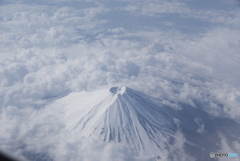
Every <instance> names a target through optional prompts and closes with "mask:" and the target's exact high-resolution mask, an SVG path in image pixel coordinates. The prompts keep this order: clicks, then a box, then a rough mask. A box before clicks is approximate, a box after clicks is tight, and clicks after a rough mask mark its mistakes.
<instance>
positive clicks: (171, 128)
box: [55, 87, 240, 161]
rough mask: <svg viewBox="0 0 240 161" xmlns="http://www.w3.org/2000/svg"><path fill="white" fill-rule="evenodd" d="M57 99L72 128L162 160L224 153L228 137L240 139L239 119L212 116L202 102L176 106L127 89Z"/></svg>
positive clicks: (66, 122) (69, 127)
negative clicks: (185, 155) (226, 124)
mask: <svg viewBox="0 0 240 161" xmlns="http://www.w3.org/2000/svg"><path fill="white" fill-rule="evenodd" d="M56 103H57V104H61V105H63V106H64V108H65V116H64V122H65V124H66V128H67V130H69V131H71V132H75V133H77V135H79V136H81V137H90V138H94V139H100V140H102V141H104V142H106V143H108V142H117V143H123V144H125V145H127V146H128V147H130V148H133V149H135V150H137V151H138V152H139V153H141V154H144V155H145V154H146V155H151V156H152V155H153V156H156V158H162V159H163V160H166V159H167V160H177V159H176V158H175V157H176V156H181V157H182V153H187V155H189V156H193V157H194V158H196V160H199V161H203V160H210V159H211V158H210V157H209V153H210V152H217V151H221V144H222V143H223V142H222V141H223V137H224V138H225V140H226V141H227V142H228V143H229V144H231V143H232V142H234V141H236V140H240V139H239V138H240V136H239V134H240V125H239V124H238V123H236V122H235V121H234V120H230V119H228V118H218V117H213V116H210V115H209V114H208V113H207V112H205V111H204V110H202V108H201V107H202V106H204V105H202V104H196V105H197V107H192V106H190V105H187V104H181V103H180V105H181V107H182V109H179V110H174V109H173V108H171V107H169V106H167V105H164V104H162V103H160V102H159V101H157V100H156V99H155V98H152V97H150V96H147V95H145V94H143V93H141V92H139V91H135V90H133V89H131V88H128V87H122V88H118V87H112V88H109V89H103V90H97V91H93V92H86V91H84V92H79V93H71V94H69V95H68V96H66V97H63V98H61V99H58V100H57V101H56V102H55V105H56ZM223 122H224V123H228V126H225V125H224V124H223ZM223 125H224V126H223ZM226 128H227V129H228V130H229V131H231V132H232V133H230V132H226ZM158 156H159V157H158ZM174 158H175V159H174ZM183 160H184V158H183ZM188 160H194V159H193V158H188Z"/></svg>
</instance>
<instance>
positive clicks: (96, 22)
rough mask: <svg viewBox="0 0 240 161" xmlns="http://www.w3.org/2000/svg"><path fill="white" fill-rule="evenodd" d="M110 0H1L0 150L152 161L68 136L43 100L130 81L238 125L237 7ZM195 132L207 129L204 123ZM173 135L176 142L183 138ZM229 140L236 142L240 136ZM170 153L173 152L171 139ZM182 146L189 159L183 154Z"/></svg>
mask: <svg viewBox="0 0 240 161" xmlns="http://www.w3.org/2000/svg"><path fill="white" fill-rule="evenodd" d="M116 3H119V5H116V4H114V2H106V1H101V2H98V3H97V2H93V1H71V3H70V2H69V3H66V1H60V0H59V1H58V0H56V1H55V0H54V1H51V2H46V1H39V2H27V1H20V2H18V3H17V2H15V1H2V4H1V6H0V10H1V14H0V21H1V23H0V29H1V34H0V35H1V36H0V49H1V50H0V116H1V118H0V127H1V130H0V133H1V134H0V136H1V137H0V142H1V144H0V145H1V146H0V148H1V149H4V150H6V151H12V152H14V154H16V155H19V156H20V157H21V158H25V157H28V154H30V152H31V153H32V154H36V155H39V153H42V154H41V155H42V157H49V158H54V159H55V160H76V159H77V158H82V160H84V159H85V160H91V159H92V160H96V158H98V159H99V155H101V158H100V159H102V160H107V159H109V160H114V159H117V158H120V159H121V160H134V159H135V160H140V159H143V160H151V159H152V160H153V159H154V158H151V156H149V157H146V158H144V157H145V156H139V155H138V154H137V152H135V151H134V150H132V149H128V148H127V147H125V146H124V145H119V146H117V145H115V144H110V145H103V143H101V142H96V141H92V140H87V141H83V140H81V139H79V138H78V137H77V136H74V134H68V133H67V132H65V130H64V126H65V125H64V123H62V122H61V121H60V118H61V115H62V113H61V110H60V109H61V108H59V109H58V110H54V108H53V109H51V107H49V106H48V105H49V103H51V102H52V101H53V100H55V99H57V98H60V97H62V96H64V95H66V94H68V93H70V92H73V91H82V90H87V91H92V90H96V89H102V88H106V87H109V86H129V87H132V88H134V89H136V90H139V91H142V92H144V93H146V94H149V95H151V96H154V97H156V98H159V99H160V100H161V101H162V102H163V103H164V104H168V105H170V106H172V107H174V108H176V109H181V105H180V104H181V103H187V104H188V105H191V106H193V107H195V108H196V107H199V106H200V105H201V107H202V108H204V109H205V110H206V111H207V112H208V113H209V114H210V115H213V116H224V117H228V118H231V119H234V120H236V121H238V122H240V120H239V118H240V117H239V116H240V111H239V107H240V84H239V79H240V75H239V72H238V71H239V70H240V69H239V62H240V60H239V59H240V57H239V54H238V53H239V51H240V48H239V47H240V44H239V43H240V39H239V36H238V35H240V33H239V32H240V31H239V29H238V26H239V19H238V17H239V16H238V15H239V11H238V10H237V9H236V8H235V7H233V9H232V10H231V11H229V10H228V9H227V7H232V6H231V4H226V6H225V7H226V8H225V7H224V8H222V9H220V8H217V7H218V6H221V5H222V4H220V3H218V4H217V6H216V7H215V8H214V9H213V8H211V7H210V8H206V9H205V10H204V9H202V8H200V7H199V8H196V6H194V5H193V4H191V3H190V2H189V1H182V2H177V1H161V2H160V1H153V2H147V3H146V2H144V1H140V2H139V1H117V2H116ZM216 3H217V2H216ZM126 11H127V12H126ZM123 12H124V13H123ZM117 16H118V18H116V17H117ZM133 20H136V21H133ZM192 20H196V22H200V21H201V23H196V24H197V25H196V24H195V23H192ZM138 21H139V22H138ZM203 21H204V22H206V23H203ZM158 22H163V23H158ZM183 22H184V23H183ZM129 24H131V25H129ZM163 24H165V25H163ZM191 25H192V26H191ZM129 26H132V27H129ZM164 26H165V27H164ZM166 26H167V27H166ZM182 26H187V27H188V26H190V27H189V28H193V29H192V30H190V29H189V28H187V29H186V28H185V30H183V29H182ZM186 30H187V31H186ZM192 31H195V32H192ZM47 109H51V110H47ZM59 110H60V111H59ZM198 131H199V132H204V125H203V124H201V123H199V129H198ZM177 135H178V136H176V138H179V140H178V141H176V147H178V148H180V149H181V147H182V146H183V142H184V139H185V138H183V136H181V133H180V132H179V133H178V134H177ZM223 140H224V139H223ZM93 145H94V146H93ZM231 145H232V146H233V147H236V148H235V149H237V148H238V146H239V145H238V141H235V142H234V143H232V144H231ZM225 146H226V147H227V145H225V144H223V147H225ZM229 147H230V146H229ZM86 149H87V151H86ZM128 150H129V152H128ZM171 150H172V151H177V150H176V149H174V146H173V147H172V149H171ZM233 150H234V149H233ZM33 151H34V153H33ZM82 151H84V153H83V152H82ZM81 152H82V153H81ZM118 152H121V153H118ZM179 152H182V153H183V156H181V154H180V153H179V154H178V156H181V157H183V158H185V159H187V154H186V155H185V153H186V152H185V151H179ZM59 153H61V154H62V155H61V156H59V155H58V154H59ZM90 154H91V155H90ZM122 154H128V155H122ZM116 155H117V156H118V157H117V158H114V156H116ZM89 156H90V157H92V158H87V157H89ZM174 157H176V156H172V158H174ZM173 160H174V159H173Z"/></svg>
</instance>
